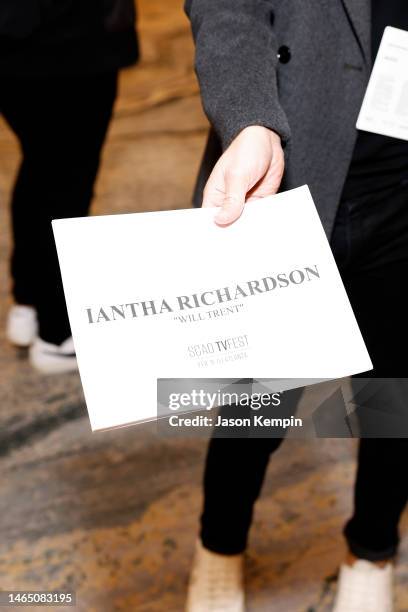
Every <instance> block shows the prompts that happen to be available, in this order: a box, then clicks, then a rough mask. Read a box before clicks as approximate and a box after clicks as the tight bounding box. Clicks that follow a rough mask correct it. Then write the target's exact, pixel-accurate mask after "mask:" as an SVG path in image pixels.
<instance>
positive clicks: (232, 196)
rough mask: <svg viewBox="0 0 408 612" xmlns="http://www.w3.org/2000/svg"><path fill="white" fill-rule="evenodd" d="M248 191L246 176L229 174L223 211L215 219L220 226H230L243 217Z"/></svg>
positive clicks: (226, 181)
mask: <svg viewBox="0 0 408 612" xmlns="http://www.w3.org/2000/svg"><path fill="white" fill-rule="evenodd" d="M247 191H248V180H247V178H246V176H245V175H244V174H241V173H236V172H229V173H227V174H226V175H225V196H224V201H223V204H222V207H221V210H220V211H219V212H218V213H217V214H216V216H215V217H214V221H215V222H216V223H217V224H218V225H229V224H230V223H233V222H234V221H236V220H237V219H238V217H240V216H241V213H242V211H243V209H244V205H245V197H246V194H247Z"/></svg>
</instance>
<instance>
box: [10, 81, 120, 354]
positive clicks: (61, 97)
mask: <svg viewBox="0 0 408 612" xmlns="http://www.w3.org/2000/svg"><path fill="white" fill-rule="evenodd" d="M116 80H117V75H116V73H112V74H110V73H109V74H106V75H98V76H88V77H75V76H73V77H66V78H59V77H58V78H40V79H28V78H27V79H8V80H7V86H6V90H7V93H6V94H5V96H4V98H3V101H2V111H3V113H4V116H5V118H6V119H7V121H8V123H9V124H10V126H11V127H12V129H13V130H14V132H15V133H16V135H17V136H18V138H19V140H20V143H21V147H22V153H23V161H22V165H21V168H20V172H19V175H18V178H17V182H16V186H15V190H14V195H13V202H12V217H13V232H14V252H13V256H12V275H13V279H14V295H15V298H16V300H17V301H19V302H21V301H23V302H27V301H29V302H30V303H32V304H33V305H34V306H35V307H36V308H37V311H38V318H39V328H40V329H39V334H40V337H41V338H43V339H44V340H46V341H48V342H51V343H54V344H59V343H61V342H62V341H63V340H64V339H65V338H67V337H68V336H69V335H70V328H69V322H68V317H67V312H66V307H65V300H64V295H63V290H62V283H61V278H60V272H59V266H58V260H57V256H56V250H55V245H54V239H53V235H52V229H51V220H52V219H55V218H63V217H73V216H85V215H87V214H88V211H89V206H90V202H91V199H92V195H93V186H94V182H95V178H96V175H97V171H98V166H99V156H100V152H101V148H102V145H103V142H104V138H105V134H106V130H107V127H108V124H109V120H110V117H111V113H112V107H113V102H114V99H115V95H116ZM27 99H29V100H30V104H27V103H26V101H27Z"/></svg>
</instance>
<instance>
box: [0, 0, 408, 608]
mask: <svg viewBox="0 0 408 612" xmlns="http://www.w3.org/2000/svg"><path fill="white" fill-rule="evenodd" d="M138 8H139V26H138V29H139V33H140V37H141V51H142V60H141V63H140V64H139V65H138V66H135V67H134V68H130V69H127V70H125V71H123V72H122V74H121V80H120V95H119V97H118V100H117V103H116V107H115V113H114V119H113V122H112V124H111V126H110V130H109V135H108V139H107V143H106V147H105V149H104V153H103V162H102V167H101V172H100V175H99V179H98V183H97V192H96V198H95V200H94V204H93V213H94V214H107V213H112V212H117V213H120V212H135V211H146V210H164V209H173V208H186V207H189V206H190V202H191V195H192V190H193V185H194V181H195V176H196V173H197V170H198V166H199V162H200V158H201V155H202V151H203V147H204V143H205V138H206V134H207V121H206V119H205V117H204V115H203V113H202V110H201V105H200V99H199V94H198V85H197V82H196V79H195V75H194V71H193V44H192V40H191V34H190V29H189V24H188V21H187V19H186V17H185V16H184V13H183V10H182V1H181V0H166V2H163V1H162V0H140V2H139V3H138ZM19 155H20V154H19V149H18V146H17V141H16V140H15V138H14V136H13V134H12V133H11V131H10V130H9V129H8V128H7V126H6V124H5V123H4V121H3V120H2V119H1V117H0V160H1V161H0V215H1V218H0V227H1V235H0V238H1V241H0V274H1V285H0V287H1V289H0V290H1V295H0V298H1V319H0V407H1V411H0V479H1V480H0V516H1V521H0V589H3V590H12V589H15V590H23V589H30V590H52V589H67V590H68V589H73V590H75V591H76V592H77V605H76V608H75V609H77V610H80V611H81V612H82V611H83V612H93V611H95V612H113V611H120V612H122V611H126V612H128V611H132V610H137V611H140V612H162V611H163V612H164V611H166V612H171V611H174V612H180V611H181V610H183V605H184V598H185V591H186V584H187V578H188V572H189V568H190V563H191V558H192V554H193V549H194V542H195V538H196V534H197V520H198V515H199V511H200V504H201V487H200V485H201V473H202V465H203V459H204V454H205V447H206V443H205V441H203V440H195V439H194V440H187V439H184V440H171V439H163V438H160V437H159V436H158V435H156V432H155V428H154V426H153V425H141V426H138V427H133V428H129V429H124V430H118V431H113V432H106V433H97V434H92V433H91V430H90V425H89V421H88V417H87V413H86V408H85V405H84V402H83V398H82V392H81V386H80V381H79V377H78V376H77V375H76V374H65V375H61V376H56V377H47V376H42V375H40V374H38V373H36V372H35V371H34V370H32V369H31V367H30V365H29V364H28V362H27V359H26V354H25V353H24V351H17V350H16V349H15V348H13V347H11V346H10V345H9V344H8V343H6V341H5V337H4V324H5V317H6V313H7V308H8V307H9V304H10V298H9V275H8V258H9V253H10V249H11V244H10V237H9V230H8V228H9V198H10V191H11V188H12V184H13V180H14V176H15V173H16V170H17V165H18V161H19ZM191 257H194V253H191ZM354 454H355V447H354V444H353V442H352V441H348V440H344V441H342V440H333V441H331V440H325V441H323V440H322V441H320V440H315V441H305V442H303V441H295V440H290V441H288V442H287V443H286V444H285V445H283V448H282V449H281V450H280V451H279V453H277V455H276V457H275V459H274V461H272V462H271V465H270V468H269V472H268V478H267V482H266V486H265V488H264V491H263V496H262V499H261V500H260V502H259V504H258V506H257V512H256V517H255V523H254V527H253V529H252V535H251V542H250V551H249V553H248V559H247V566H248V585H247V586H248V603H249V610H250V611H251V610H253V611H259V612H260V611H269V610H272V609H273V610H276V611H277V612H297V611H299V612H306V611H308V612H319V611H325V610H329V606H330V602H331V599H332V593H333V581H334V574H335V571H336V568H337V565H338V564H339V562H341V560H342V557H343V554H344V549H343V543H342V540H341V538H340V537H339V532H340V531H341V528H342V525H343V522H344V520H345V518H346V517H347V516H348V514H349V512H350V506H351V493H352V482H353V475H354ZM406 526H407V520H406V519H405V527H406ZM401 556H402V559H405V563H401V564H400V565H399V568H398V578H399V584H400V585H401V586H400V590H399V593H398V596H399V608H398V609H400V610H408V589H404V588H403V585H404V584H405V585H408V542H406V543H405V545H404V546H403V548H402V551H401ZM404 606H405V607H404ZM37 609H39V608H37ZM47 609H49V608H47ZM60 609H63V608H60ZM66 609H67V610H68V609H71V610H72V608H66Z"/></svg>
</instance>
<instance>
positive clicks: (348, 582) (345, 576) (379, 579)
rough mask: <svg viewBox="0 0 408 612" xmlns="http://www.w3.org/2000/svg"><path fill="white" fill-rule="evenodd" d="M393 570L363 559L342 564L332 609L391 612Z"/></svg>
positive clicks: (358, 611) (359, 611) (339, 611)
mask: <svg viewBox="0 0 408 612" xmlns="http://www.w3.org/2000/svg"><path fill="white" fill-rule="evenodd" d="M393 571H394V570H393V566H392V564H391V563H387V565H385V566H384V567H378V565H375V564H374V563H370V561H365V560H363V559H360V560H358V561H356V562H355V563H354V565H353V566H350V565H342V566H341V569H340V575H339V583H338V587H337V596H336V601H335V605H334V608H333V612H393V610H394V604H393Z"/></svg>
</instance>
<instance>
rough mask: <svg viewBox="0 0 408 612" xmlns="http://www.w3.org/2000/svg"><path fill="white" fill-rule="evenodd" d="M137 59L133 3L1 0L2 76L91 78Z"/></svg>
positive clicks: (119, 0)
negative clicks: (93, 75)
mask: <svg viewBox="0 0 408 612" xmlns="http://www.w3.org/2000/svg"><path fill="white" fill-rule="evenodd" d="M137 58H138V41H137V36H136V32H135V7H134V0H64V1H58V2H56V1H55V0H42V1H41V2H39V1H38V0H0V76H17V77H19V76H24V77H27V76H49V75H66V74H76V75H78V74H87V73H92V74H93V73H98V72H107V71H112V70H117V69H118V68H122V67H124V66H128V65H130V64H133V63H134V62H135V61H136V60H137Z"/></svg>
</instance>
